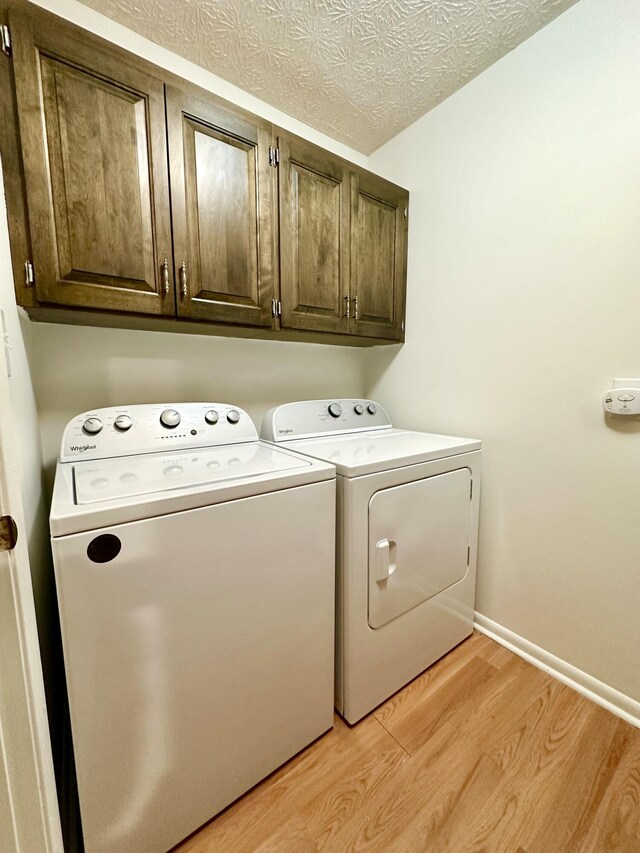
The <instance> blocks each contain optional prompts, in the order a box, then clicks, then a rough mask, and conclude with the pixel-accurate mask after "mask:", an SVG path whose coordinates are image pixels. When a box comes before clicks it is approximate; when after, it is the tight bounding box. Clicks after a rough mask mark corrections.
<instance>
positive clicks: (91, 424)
mask: <svg viewBox="0 0 640 853" xmlns="http://www.w3.org/2000/svg"><path fill="white" fill-rule="evenodd" d="M82 430H83V432H86V434H87V435H97V434H98V433H99V432H100V431H101V430H102V421H101V420H100V418H87V419H86V421H85V422H84V423H83V424H82Z"/></svg>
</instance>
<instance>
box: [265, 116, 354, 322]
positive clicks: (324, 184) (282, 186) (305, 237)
mask: <svg viewBox="0 0 640 853" xmlns="http://www.w3.org/2000/svg"><path fill="white" fill-rule="evenodd" d="M278 152H279V164H278V199H279V210H280V293H281V302H282V316H281V325H282V327H283V328H288V329H305V330H312V331H315V332H341V333H343V334H348V333H349V331H350V327H349V311H348V298H349V252H348V248H349V204H350V202H349V170H348V166H347V164H346V163H344V162H343V161H342V160H340V159H338V158H337V157H332V156H331V155H330V154H328V153H327V152H326V151H323V150H322V149H321V148H318V147H317V146H315V145H312V144H311V143H309V142H305V141H304V140H301V139H298V138H297V137H291V136H288V135H286V134H284V133H283V132H280V133H279V137H278Z"/></svg>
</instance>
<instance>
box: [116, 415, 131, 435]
mask: <svg viewBox="0 0 640 853" xmlns="http://www.w3.org/2000/svg"><path fill="white" fill-rule="evenodd" d="M113 425H114V427H115V428H116V429H117V430H118V432H126V431H127V430H128V429H131V427H132V426H133V421H132V420H131V418H130V417H129V415H118V417H117V418H116V419H115V421H114V422H113Z"/></svg>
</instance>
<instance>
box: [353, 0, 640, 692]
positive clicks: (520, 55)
mask: <svg viewBox="0 0 640 853" xmlns="http://www.w3.org/2000/svg"><path fill="white" fill-rule="evenodd" d="M639 91H640V4H638V3H637V2H636V0H609V2H607V3H603V2H601V0H581V2H580V3H578V4H577V5H576V6H574V7H573V8H571V9H569V11H567V12H565V13H564V14H563V15H561V16H560V17H559V18H558V19H557V20H556V21H554V22H553V23H551V24H550V25H548V26H547V27H546V28H545V29H543V30H542V31H541V32H540V33H538V34H537V35H536V36H534V37H533V38H531V39H530V40H529V41H527V42H526V43H525V44H523V45H522V46H520V47H519V48H518V49H517V50H515V51H514V52H513V53H512V54H510V55H509V56H507V57H506V58H504V59H503V60H501V61H500V62H499V63H497V64H496V65H495V66H493V67H492V68H490V69H489V70H488V71H486V72H485V73H484V74H482V75H481V76H480V77H478V78H477V79H476V80H474V81H472V82H471V83H470V84H469V85H467V86H466V87H465V88H464V89H462V90H461V91H460V92H458V93H457V94H456V95H454V96H453V97H451V98H450V99H448V100H447V101H445V102H444V103H443V104H442V105H440V106H439V107H438V108H437V109H435V110H434V111H433V112H432V113H430V114H429V115H427V116H426V117H424V118H423V119H421V120H420V121H419V122H417V123H416V124H415V125H413V126H412V127H411V128H409V129H408V130H407V131H405V132H404V133H403V134H401V135H400V136H399V137H397V138H396V139H395V140H393V141H392V142H390V143H388V144H387V145H386V146H385V147H384V148H383V149H381V150H380V151H379V152H378V153H377V154H375V155H373V157H372V158H371V166H372V168H374V169H376V170H381V171H385V172H386V173H387V174H388V175H389V176H390V177H391V178H392V179H395V180H396V181H398V182H400V183H405V184H406V185H408V186H409V187H410V188H411V189H412V201H411V212H410V228H409V240H410V244H409V255H410V257H409V285H408V288H409V290H408V292H409V302H408V318H407V343H406V345H405V346H404V348H402V349H401V350H400V349H399V348H395V351H393V352H392V351H390V350H382V349H378V350H376V352H375V353H373V354H372V357H371V359H370V361H369V363H368V389H367V390H368V392H369V393H370V394H371V395H372V396H374V397H379V398H380V399H381V400H382V401H383V402H384V403H385V404H387V405H388V407H389V408H390V410H391V412H392V415H393V417H394V418H395V420H396V421H397V422H398V424H399V425H404V426H410V427H417V428H422V429H427V430H434V431H443V432H451V433H459V434H470V435H474V436H476V435H477V436H479V437H481V438H483V439H484V442H485V445H484V446H485V469H484V470H485V479H484V485H483V496H482V510H481V514H482V522H481V542H480V562H479V581H478V584H479V586H478V596H477V607H478V610H479V612H481V613H482V614H484V615H485V616H487V617H489V618H490V619H493V620H495V621H497V622H498V623H500V624H501V625H503V626H504V627H506V628H509V629H511V630H512V631H514V632H515V633H517V634H520V635H521V636H523V637H525V638H526V639H528V640H529V641H531V642H533V643H535V644H537V645H539V646H541V647H543V648H544V649H546V650H548V651H550V652H552V653H553V654H555V655H557V656H558V657H560V658H562V659H564V660H566V661H568V662H570V663H572V664H573V665H574V666H576V667H578V668H579V669H582V670H584V671H586V672H587V673H590V674H591V675H593V676H594V677H596V678H598V679H600V680H602V681H604V682H605V683H607V684H609V685H611V686H613V687H615V688H617V689H618V690H620V691H622V692H623V693H626V694H627V695H629V696H631V697H633V698H635V699H636V700H639V699H640V666H639V665H638V649H640V618H639V616H638V607H639V603H640V423H638V422H633V423H624V424H617V423H614V422H613V421H610V422H607V421H606V420H605V418H604V417H603V412H602V408H601V403H600V398H601V395H602V393H603V392H604V391H605V390H606V389H607V388H609V387H611V381H612V379H613V377H615V376H621V377H622V376H640V331H639V326H638V321H639V319H640V159H639V153H640V98H639V97H638V93H639Z"/></svg>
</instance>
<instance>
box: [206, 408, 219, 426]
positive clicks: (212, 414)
mask: <svg viewBox="0 0 640 853" xmlns="http://www.w3.org/2000/svg"><path fill="white" fill-rule="evenodd" d="M204 419H205V421H206V422H207V423H208V424H210V426H214V425H215V424H217V423H218V413H217V412H216V410H215V409H209V411H208V412H206V413H205V416H204Z"/></svg>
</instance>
